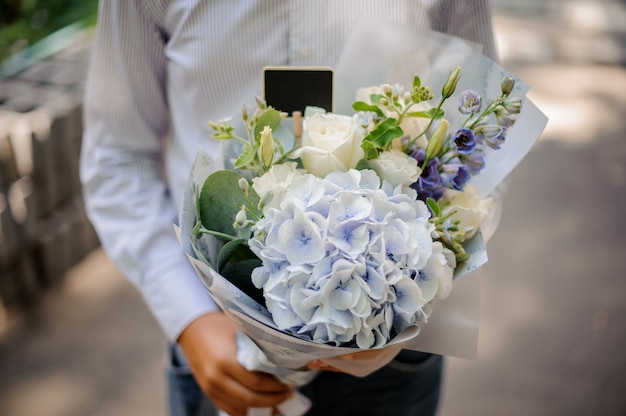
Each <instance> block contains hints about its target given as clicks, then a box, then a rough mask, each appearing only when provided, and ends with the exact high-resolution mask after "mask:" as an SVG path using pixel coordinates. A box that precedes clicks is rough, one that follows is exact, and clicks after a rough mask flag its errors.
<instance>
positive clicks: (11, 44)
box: [0, 0, 98, 62]
mask: <svg viewBox="0 0 626 416" xmlns="http://www.w3.org/2000/svg"><path fill="white" fill-rule="evenodd" d="M97 15H98V0H0V62H2V61H4V60H5V59H7V58H8V57H10V56H11V55H13V54H15V53H17V52H19V51H21V50H23V49H25V48H27V47H28V46H31V45H33V44H34V43H36V42H37V41H39V40H41V39H43V38H45V37H46V36H48V35H50V34H51V33H53V32H55V31H57V30H59V29H61V28H63V27H65V26H68V25H71V24H73V23H78V22H80V23H83V24H85V25H95V23H96V19H97Z"/></svg>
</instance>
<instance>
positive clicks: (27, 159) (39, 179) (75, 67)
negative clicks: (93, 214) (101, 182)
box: [0, 34, 99, 309]
mask: <svg viewBox="0 0 626 416" xmlns="http://www.w3.org/2000/svg"><path fill="white" fill-rule="evenodd" d="M89 45H90V42H89V36H88V35H87V34H82V35H80V36H75V37H74V38H73V39H72V42H70V44H69V45H68V46H67V47H65V48H63V50H61V51H57V52H55V53H53V54H51V55H49V56H44V57H40V58H39V59H37V60H34V61H33V62H29V65H28V66H27V67H25V68H21V69H19V70H17V71H13V73H11V74H9V75H5V76H3V77H2V78H0V309H1V308H2V307H4V308H6V307H11V306H20V305H24V304H27V303H29V302H31V301H33V300H35V299H36V298H37V295H38V294H39V293H41V291H42V290H43V289H45V288H46V287H48V286H50V285H51V284H52V283H54V282H55V281H57V280H58V279H59V278H61V277H62V276H63V275H64V274H65V272H66V271H67V270H68V269H69V268H71V267H72V266H74V265H75V264H77V263H78V262H79V261H80V260H81V259H82V258H83V257H84V256H85V255H87V254H88V253H89V252H90V251H92V250H93V249H94V248H96V247H97V246H98V245H99V242H98V239H97V237H96V235H95V232H94V230H93V228H92V226H91V224H90V223H89V221H88V219H87V217H86V215H85V210H84V206H83V199H82V196H81V187H80V181H79V176H78V158H79V152H80V145H81V135H82V114H81V111H82V109H81V100H82V95H83V86H84V80H85V74H86V69H87V63H88V58H89Z"/></svg>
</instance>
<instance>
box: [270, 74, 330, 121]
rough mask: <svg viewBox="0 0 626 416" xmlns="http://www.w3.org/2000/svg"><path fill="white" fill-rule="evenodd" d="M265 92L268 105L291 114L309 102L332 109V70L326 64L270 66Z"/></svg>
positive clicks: (302, 111) (308, 104) (302, 108)
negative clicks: (324, 65)
mask: <svg viewBox="0 0 626 416" xmlns="http://www.w3.org/2000/svg"><path fill="white" fill-rule="evenodd" d="M263 94H264V98H265V101H266V102H267V104H268V105H270V106H272V107H274V108H275V109H277V110H279V111H283V112H285V113H287V114H289V115H290V116H291V115H292V114H293V113H295V112H300V113H304V109H305V108H306V107H308V106H315V107H321V108H323V109H325V110H326V111H328V112H331V111H333V71H332V69H331V68H326V67H289V66H285V67H282V66H280V67H267V68H264V69H263Z"/></svg>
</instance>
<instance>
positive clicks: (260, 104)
mask: <svg viewBox="0 0 626 416" xmlns="http://www.w3.org/2000/svg"><path fill="white" fill-rule="evenodd" d="M254 99H255V101H256V105H257V107H259V108H260V109H261V110H265V109H266V108H267V103H266V102H265V100H264V99H263V98H261V97H259V96H255V97H254Z"/></svg>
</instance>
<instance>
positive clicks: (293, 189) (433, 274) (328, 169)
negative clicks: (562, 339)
mask: <svg viewBox="0 0 626 416" xmlns="http://www.w3.org/2000/svg"><path fill="white" fill-rule="evenodd" d="M459 77H460V68H456V69H455V70H454V71H453V72H452V73H451V75H450V77H449V79H448V80H447V82H446V84H445V85H444V86H443V88H442V90H441V97H440V98H439V102H438V103H437V105H435V106H433V107H432V108H431V109H429V110H420V109H419V107H420V106H421V105H423V104H424V103H428V102H429V101H431V100H432V99H433V97H434V95H433V94H432V93H431V92H430V89H429V88H428V87H426V86H423V85H422V84H421V80H420V78H419V77H418V76H415V78H414V82H413V85H412V87H411V89H410V90H408V91H405V90H404V87H403V86H401V85H394V86H391V85H387V84H385V85H381V86H379V87H375V88H369V89H368V90H367V92H366V93H365V95H366V97H365V101H357V102H355V103H354V105H353V107H354V109H355V111H356V113H355V114H354V115H352V116H348V115H339V114H332V113H328V114H327V113H325V112H324V111H321V110H319V109H318V110H317V111H315V110H313V111H311V113H312V114H306V115H305V119H304V129H303V138H302V140H303V143H302V146H300V147H296V148H293V149H285V148H284V146H283V144H282V143H281V142H280V141H278V140H277V139H276V138H275V137H274V135H273V132H274V131H276V130H277V129H278V128H279V124H280V122H281V119H282V118H283V116H284V114H280V112H279V111H277V110H275V109H273V108H271V107H268V106H267V105H266V104H265V103H264V102H263V101H262V100H261V99H258V100H257V103H258V107H257V108H256V110H255V111H254V113H253V114H252V115H250V113H249V110H248V108H247V107H244V109H243V111H242V120H243V122H244V123H245V126H246V131H247V133H248V137H247V138H241V137H238V136H236V135H235V134H234V127H233V126H232V125H230V124H227V123H217V124H216V123H211V126H212V127H213V129H214V130H215V134H214V137H215V138H217V139H222V140H237V141H240V142H242V144H243V151H242V153H241V155H240V156H239V158H238V159H237V160H236V162H235V164H234V166H235V168H237V169H242V170H246V171H250V172H251V173H252V175H251V180H250V179H248V178H246V177H244V176H243V175H242V174H240V173H237V172H235V171H232V170H221V171H218V172H216V173H214V174H212V175H210V176H209V177H208V178H207V179H206V181H205V182H204V184H203V188H202V190H201V191H200V192H198V203H197V207H198V215H197V222H196V224H195V226H194V229H193V230H192V235H191V239H192V244H194V245H195V246H196V247H197V246H198V240H199V239H200V238H201V237H202V236H203V235H205V234H209V235H212V236H215V237H217V238H218V239H222V240H223V241H224V242H225V244H224V246H223V247H222V248H221V251H220V254H219V256H218V263H217V271H218V272H220V273H222V274H223V275H224V276H225V277H226V278H227V279H229V280H230V281H231V282H233V283H234V284H235V285H236V286H238V287H240V288H247V289H248V290H249V292H248V294H249V295H250V296H251V297H253V298H255V299H257V300H258V301H259V303H260V304H262V305H263V306H265V307H267V309H268V311H269V312H270V314H271V316H272V319H273V321H274V323H275V324H276V325H277V327H278V328H279V329H280V330H282V331H285V332H287V333H290V334H292V335H294V336H296V337H300V338H302V339H304V340H308V341H312V342H317V343H323V344H329V345H334V346H342V347H356V348H361V349H370V348H380V347H383V346H385V345H386V344H387V343H388V342H389V341H390V340H392V339H393V338H394V337H395V336H396V335H398V334H400V333H401V332H402V331H403V330H404V329H406V328H407V327H409V326H410V325H413V324H415V323H417V322H420V321H425V320H426V319H427V317H428V316H429V315H430V308H429V305H430V303H431V302H432V301H433V300H434V299H436V298H443V297H445V296H447V295H448V293H449V292H450V289H451V287H452V277H453V274H454V271H455V269H456V266H457V263H462V262H464V261H466V260H467V259H468V258H469V255H468V254H467V253H466V251H465V249H464V247H463V244H464V243H465V241H466V240H468V239H470V238H472V237H473V236H474V235H475V234H476V232H477V231H478V229H479V226H480V223H481V221H482V219H483V218H484V217H485V215H486V214H487V211H488V205H489V204H490V203H491V201H490V200H489V199H487V200H485V199H481V198H480V197H479V195H478V194H477V192H476V191H475V190H473V189H472V188H471V187H470V186H466V184H467V182H468V180H469V179H470V177H471V176H472V175H475V174H478V173H479V172H480V170H481V168H482V167H483V166H484V160H483V148H484V147H486V146H489V147H491V148H493V149H497V148H499V147H500V145H501V144H502V143H503V142H504V140H505V134H506V129H507V128H508V127H510V126H511V125H512V124H513V123H514V121H515V116H516V115H517V114H519V112H520V110H521V99H520V98H518V97H511V96H509V94H510V92H511V91H512V88H513V83H514V80H513V78H511V77H505V78H504V79H503V81H502V85H501V91H500V95H499V96H498V97H497V98H495V99H493V100H491V101H489V102H488V103H486V104H485V105H484V107H483V104H482V97H480V96H479V95H478V94H477V93H476V92H475V91H473V90H466V91H463V92H461V93H460V94H459V95H458V102H459V106H458V107H459V111H460V112H461V113H462V114H464V115H466V116H467V117H466V120H465V121H464V122H463V123H462V124H461V125H460V126H455V127H453V126H451V125H450V123H449V122H448V121H447V119H446V118H445V113H444V111H443V110H441V107H442V104H443V103H444V102H445V100H447V99H449V98H450V97H452V96H453V94H454V92H455V88H456V83H457V81H458V79H459ZM420 120H425V126H424V128H423V130H421V132H420V133H418V134H411V133H408V131H409V128H407V127H405V126H406V125H411V124H412V123H416V124H419V121H420ZM412 127H414V126H412ZM405 131H407V132H405ZM250 283H252V285H253V286H254V287H253V288H250ZM250 289H251V290H250ZM254 289H257V290H254Z"/></svg>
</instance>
